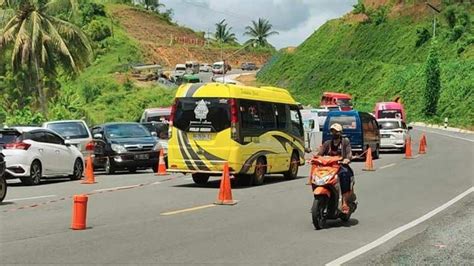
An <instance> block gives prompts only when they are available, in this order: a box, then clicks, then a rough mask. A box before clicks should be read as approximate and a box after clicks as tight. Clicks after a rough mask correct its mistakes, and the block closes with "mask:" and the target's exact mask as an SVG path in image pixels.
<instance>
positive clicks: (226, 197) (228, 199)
mask: <svg viewBox="0 0 474 266" xmlns="http://www.w3.org/2000/svg"><path fill="white" fill-rule="evenodd" d="M214 204H216V205H235V204H237V201H235V200H233V199H232V189H231V187H230V177H229V163H228V162H226V163H225V164H224V170H223V171H222V179H221V186H220V188H219V195H218V196H217V201H216V202H215V203H214Z"/></svg>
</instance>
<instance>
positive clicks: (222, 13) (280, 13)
mask: <svg viewBox="0 0 474 266" xmlns="http://www.w3.org/2000/svg"><path fill="white" fill-rule="evenodd" d="M161 2H162V3H163V4H165V5H166V8H172V9H173V10H174V14H175V15H174V19H175V20H176V21H177V22H178V24H180V25H184V26H187V27H190V28H192V29H194V30H197V31H205V32H207V31H209V32H210V33H211V34H212V33H213V32H214V29H215V23H217V22H219V21H221V20H222V19H225V20H226V21H227V23H228V24H229V26H231V27H232V30H233V32H235V33H236V35H237V38H238V40H239V41H240V42H243V41H245V39H246V36H243V33H244V32H245V27H246V26H247V25H250V24H251V21H252V20H257V19H258V18H259V17H263V18H266V19H268V20H269V21H270V23H271V24H272V25H273V29H274V30H276V31H278V32H279V33H280V34H279V35H276V36H272V37H271V38H270V39H269V40H270V42H271V43H272V44H273V45H274V46H275V47H277V48H282V47H286V46H296V45H298V44H300V43H301V42H303V41H304V40H305V39H306V38H307V37H308V36H309V35H311V34H312V33H313V32H314V30H316V29H317V28H318V27H319V26H321V25H322V24H323V23H324V22H325V21H327V20H328V19H332V18H337V17H340V16H342V15H343V14H345V13H347V12H348V11H349V10H351V9H352V5H353V4H354V3H355V2H356V1H355V0H225V1H224V0H161Z"/></svg>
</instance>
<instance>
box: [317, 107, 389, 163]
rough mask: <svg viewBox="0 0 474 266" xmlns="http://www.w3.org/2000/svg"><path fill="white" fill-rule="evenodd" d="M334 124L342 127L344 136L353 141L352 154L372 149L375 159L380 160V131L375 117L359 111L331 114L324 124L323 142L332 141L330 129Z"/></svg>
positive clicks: (334, 112)
mask: <svg viewBox="0 0 474 266" xmlns="http://www.w3.org/2000/svg"><path fill="white" fill-rule="evenodd" d="M334 123H339V124H341V125H342V129H343V135H344V136H346V137H347V138H349V140H350V141H351V148H352V153H354V154H362V153H363V152H365V151H366V150H367V149H368V148H369V147H370V148H371V149H372V153H373V157H374V158H375V159H377V158H379V154H380V130H379V124H378V123H377V120H375V118H374V117H373V116H371V115H370V114H369V113H366V112H359V111H332V112H329V113H328V117H327V118H326V122H325V123H324V129H323V142H324V141H326V140H329V139H331V133H330V128H331V125H332V124H334Z"/></svg>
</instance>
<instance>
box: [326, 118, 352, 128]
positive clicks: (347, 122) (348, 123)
mask: <svg viewBox="0 0 474 266" xmlns="http://www.w3.org/2000/svg"><path fill="white" fill-rule="evenodd" d="M335 123H339V124H341V126H342V128H344V129H356V128H357V123H356V117H355V116H352V115H341V116H331V117H330V120H329V127H331V125H332V124H335Z"/></svg>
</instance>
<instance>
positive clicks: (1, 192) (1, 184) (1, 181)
mask: <svg viewBox="0 0 474 266" xmlns="http://www.w3.org/2000/svg"><path fill="white" fill-rule="evenodd" d="M1 151H2V149H1V148H0V203H1V202H2V201H3V200H4V199H5V196H6V195H7V181H6V180H5V177H4V176H3V175H4V174H5V159H4V156H3V153H2V152H1Z"/></svg>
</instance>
